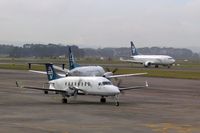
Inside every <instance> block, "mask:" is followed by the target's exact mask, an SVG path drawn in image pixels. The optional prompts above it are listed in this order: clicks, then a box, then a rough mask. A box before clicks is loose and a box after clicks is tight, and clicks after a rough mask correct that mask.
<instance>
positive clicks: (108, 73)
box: [103, 72, 113, 78]
mask: <svg viewBox="0 0 200 133" xmlns="http://www.w3.org/2000/svg"><path fill="white" fill-rule="evenodd" d="M112 75H113V73H112V72H106V73H104V75H103V77H105V78H107V77H108V76H112Z"/></svg>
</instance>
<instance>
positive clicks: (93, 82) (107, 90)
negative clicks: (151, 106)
mask: <svg viewBox="0 0 200 133" xmlns="http://www.w3.org/2000/svg"><path fill="white" fill-rule="evenodd" d="M49 84H50V86H49V89H58V90H65V91H66V92H67V93H68V94H67V95H69V96H70V95H71V94H73V93H74V91H75V90H78V91H80V92H82V93H84V94H87V95H99V96H115V95H117V94H119V93H120V91H119V88H118V87H116V86H114V85H112V83H111V82H110V81H109V80H108V79H106V78H104V77H73V76H69V77H65V78H60V79H56V80H52V81H49ZM73 88H74V89H73Z"/></svg>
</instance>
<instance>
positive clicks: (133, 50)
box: [131, 41, 138, 56]
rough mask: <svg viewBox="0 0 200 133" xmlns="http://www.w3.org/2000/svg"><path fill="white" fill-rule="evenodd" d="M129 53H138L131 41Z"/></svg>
mask: <svg viewBox="0 0 200 133" xmlns="http://www.w3.org/2000/svg"><path fill="white" fill-rule="evenodd" d="M131 55H132V56H134V55H138V52H137V49H136V47H135V45H134V44H133V42H132V41H131Z"/></svg>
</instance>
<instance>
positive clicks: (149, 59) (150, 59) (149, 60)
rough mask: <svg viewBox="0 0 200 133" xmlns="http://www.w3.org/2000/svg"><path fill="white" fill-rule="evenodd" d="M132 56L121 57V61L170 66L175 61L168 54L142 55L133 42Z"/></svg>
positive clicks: (146, 65) (145, 65)
mask: <svg viewBox="0 0 200 133" xmlns="http://www.w3.org/2000/svg"><path fill="white" fill-rule="evenodd" d="M131 58H132V59H129V60H124V59H120V60H121V61H126V62H132V63H139V64H143V65H144V67H149V66H151V65H155V67H156V68H158V66H159V65H162V66H167V67H168V68H170V67H171V66H172V64H174V63H175V59H173V58H172V57H171V56H168V55H141V54H139V53H138V51H137V49H136V47H135V45H134V44H133V42H131Z"/></svg>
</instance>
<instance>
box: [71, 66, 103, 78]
mask: <svg viewBox="0 0 200 133" xmlns="http://www.w3.org/2000/svg"><path fill="white" fill-rule="evenodd" d="M69 74H70V75H71V76H103V75H104V74H105V71H104V69H103V68H102V67H101V66H81V67H76V68H74V69H72V70H70V72H69Z"/></svg>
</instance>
